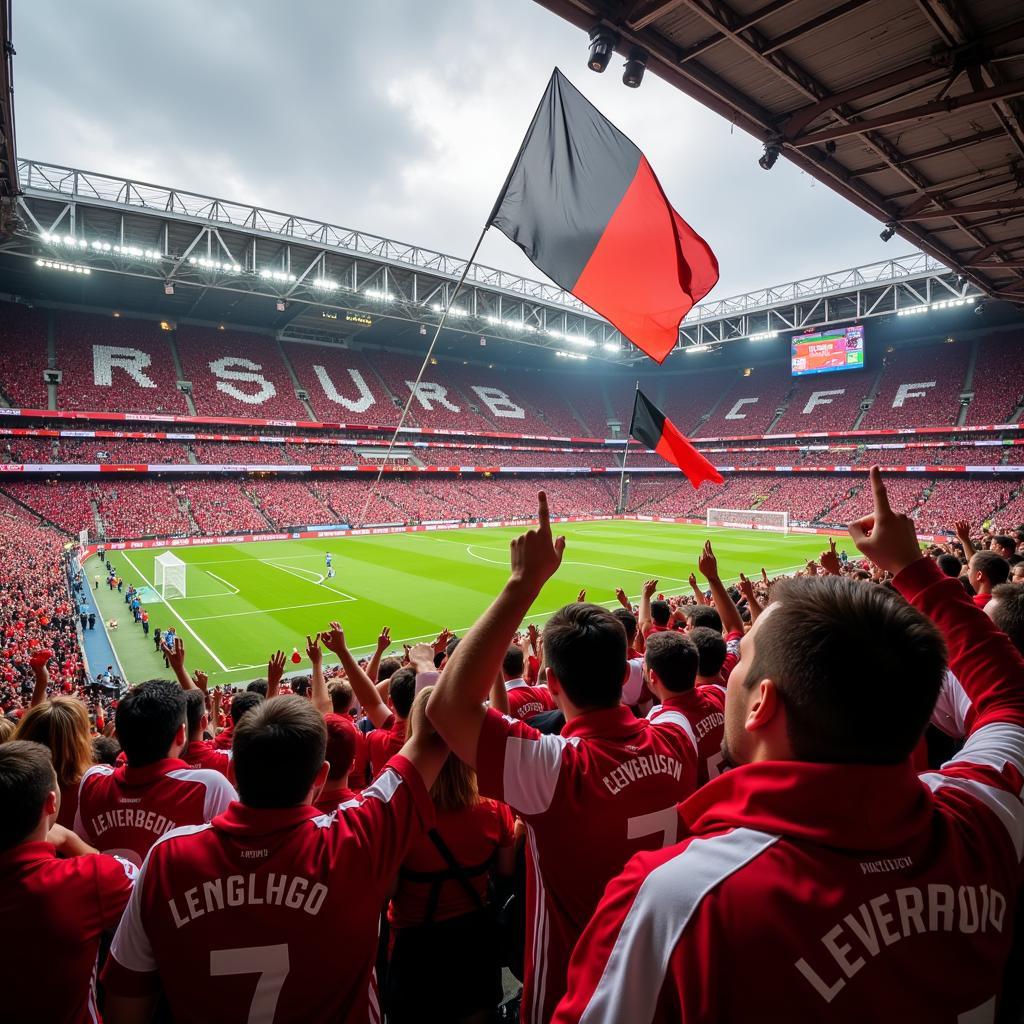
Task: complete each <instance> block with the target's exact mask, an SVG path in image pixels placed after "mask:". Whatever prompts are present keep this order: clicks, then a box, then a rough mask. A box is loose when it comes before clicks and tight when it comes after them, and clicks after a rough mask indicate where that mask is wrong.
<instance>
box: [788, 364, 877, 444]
mask: <svg viewBox="0 0 1024 1024" xmlns="http://www.w3.org/2000/svg"><path fill="white" fill-rule="evenodd" d="M877 376H878V370H877V368H876V369H874V370H872V369H870V368H869V369H866V370H851V371H848V372H842V373H826V374H814V375H813V376H810V377H798V378H797V379H796V381H795V382H794V383H795V385H796V386H795V388H794V390H793V393H792V394H791V395H790V397H789V404H788V405H787V407H786V411H785V413H783V415H782V418H781V419H780V420H779V422H778V423H776V424H775V426H774V427H773V428H772V433H773V434H796V433H802V432H804V431H821V430H849V429H850V427H852V426H853V425H854V423H855V422H856V421H857V416H858V414H859V413H860V403H861V402H862V401H863V400H864V399H865V398H867V397H868V392H869V391H870V390H871V385H872V384H873V383H874V382H875V378H876V377H877ZM837 392H838V393H837Z"/></svg>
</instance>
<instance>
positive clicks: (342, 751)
mask: <svg viewBox="0 0 1024 1024" xmlns="http://www.w3.org/2000/svg"><path fill="white" fill-rule="evenodd" d="M324 728H325V729H326V730H327V750H326V753H325V754H324V756H325V757H326V758H327V763H328V764H329V765H330V766H331V767H330V771H328V773H327V778H328V779H329V780H330V781H331V782H341V781H342V780H347V779H348V773H349V772H350V771H352V762H353V761H354V760H355V757H356V743H357V742H358V739H357V737H358V734H357V732H356V728H355V726H354V725H353V724H352V722H351V721H350V720H349V718H348V716H347V715H338V714H330V715H324Z"/></svg>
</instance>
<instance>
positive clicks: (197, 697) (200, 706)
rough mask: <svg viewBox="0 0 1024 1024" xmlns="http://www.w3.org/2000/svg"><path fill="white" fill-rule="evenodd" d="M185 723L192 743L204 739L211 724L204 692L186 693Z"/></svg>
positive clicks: (192, 691) (189, 691) (187, 691)
mask: <svg viewBox="0 0 1024 1024" xmlns="http://www.w3.org/2000/svg"><path fill="white" fill-rule="evenodd" d="M185 722H186V725H187V728H188V739H189V742H190V743H193V742H195V741H196V740H201V739H202V738H203V731H204V730H205V729H206V727H207V726H208V725H209V724H210V718H209V715H207V713H206V695H205V694H204V693H203V691H202V690H186V691H185Z"/></svg>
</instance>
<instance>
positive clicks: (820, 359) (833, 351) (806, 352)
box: [790, 324, 864, 377]
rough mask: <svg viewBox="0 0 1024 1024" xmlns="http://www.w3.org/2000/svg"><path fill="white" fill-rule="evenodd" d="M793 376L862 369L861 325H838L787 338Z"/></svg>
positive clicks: (862, 342)
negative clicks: (831, 328) (829, 328)
mask: <svg viewBox="0 0 1024 1024" xmlns="http://www.w3.org/2000/svg"><path fill="white" fill-rule="evenodd" d="M790 351H791V356H792V371H793V376H794V377H804V376H806V375H807V374H810V373H836V372H837V371H839V370H863V369H864V328H863V327H862V326H860V325H859V324H858V325H857V326H856V327H838V328H835V329H834V330H829V331H819V332H818V333H817V334H800V335H794V336H793V337H792V338H791V339H790Z"/></svg>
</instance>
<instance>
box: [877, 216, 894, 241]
mask: <svg viewBox="0 0 1024 1024" xmlns="http://www.w3.org/2000/svg"><path fill="white" fill-rule="evenodd" d="M895 234H896V225H895V224H894V223H893V222H892V221H889V223H888V224H886V225H885V227H884V228H883V229H882V232H881V234H880V235H879V236H878V237H879V238H880V239H881V240H882V241H883V242H888V241H889V239H890V238H892V236H893V235H895Z"/></svg>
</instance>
